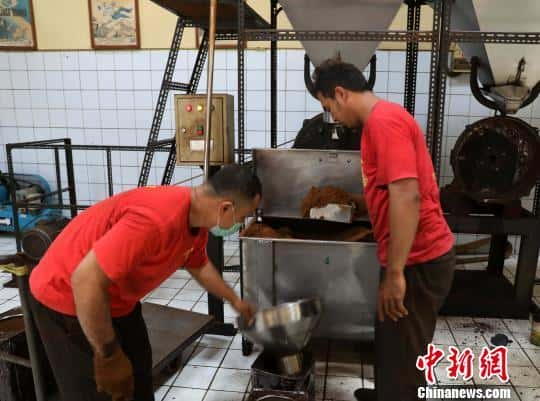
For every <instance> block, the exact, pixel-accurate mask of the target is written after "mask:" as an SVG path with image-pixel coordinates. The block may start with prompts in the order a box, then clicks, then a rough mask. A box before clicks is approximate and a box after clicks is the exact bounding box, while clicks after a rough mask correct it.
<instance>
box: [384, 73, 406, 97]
mask: <svg viewBox="0 0 540 401" xmlns="http://www.w3.org/2000/svg"><path fill="white" fill-rule="evenodd" d="M404 87H405V74H404V73H403V72H390V73H388V92H394V93H402V92H403V90H404Z"/></svg>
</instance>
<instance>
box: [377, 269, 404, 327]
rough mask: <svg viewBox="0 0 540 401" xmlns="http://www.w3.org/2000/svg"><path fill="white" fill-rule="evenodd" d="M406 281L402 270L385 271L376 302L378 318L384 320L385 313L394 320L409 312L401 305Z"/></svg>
mask: <svg viewBox="0 0 540 401" xmlns="http://www.w3.org/2000/svg"><path fill="white" fill-rule="evenodd" d="M406 291H407V282H406V281H405V275H404V274H403V271H386V272H385V273H384V277H383V279H382V282H381V284H380V286H379V299H378V302H377V314H378V315H379V320H380V321H381V322H383V321H384V316H385V315H387V316H388V317H389V318H390V319H392V320H393V321H394V322H397V320H398V319H399V318H401V317H403V316H406V315H407V314H408V313H409V312H408V311H407V309H406V308H405V305H403V300H404V299H405V292H406Z"/></svg>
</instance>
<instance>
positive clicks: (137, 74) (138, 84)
mask: <svg viewBox="0 0 540 401" xmlns="http://www.w3.org/2000/svg"><path fill="white" fill-rule="evenodd" d="M133 82H134V88H135V89H137V90H151V89H152V75H151V73H150V71H133Z"/></svg>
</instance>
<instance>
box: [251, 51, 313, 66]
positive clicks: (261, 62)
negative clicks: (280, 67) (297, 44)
mask: <svg viewBox="0 0 540 401" xmlns="http://www.w3.org/2000/svg"><path fill="white" fill-rule="evenodd" d="M291 52H292V50H289V51H287V53H288V54H287V59H289V57H290V58H291V63H290V65H291V67H289V62H287V68H288V69H292V67H293V66H294V63H293V62H292V59H293V58H294V54H289V53H291ZM302 57H303V56H302ZM245 65H246V69H249V70H264V69H266V50H250V51H248V52H247V54H246V63H245ZM303 65H304V64H303V58H302V70H303V68H304V67H303Z"/></svg>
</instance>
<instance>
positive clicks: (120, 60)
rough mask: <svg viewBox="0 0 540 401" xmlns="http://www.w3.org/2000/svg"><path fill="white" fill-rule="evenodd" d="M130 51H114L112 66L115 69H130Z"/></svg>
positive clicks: (131, 62)
mask: <svg viewBox="0 0 540 401" xmlns="http://www.w3.org/2000/svg"><path fill="white" fill-rule="evenodd" d="M131 53H132V52H131V51H117V52H114V55H113V57H114V68H115V69H116V70H132V69H133V60H132V57H131Z"/></svg>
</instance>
